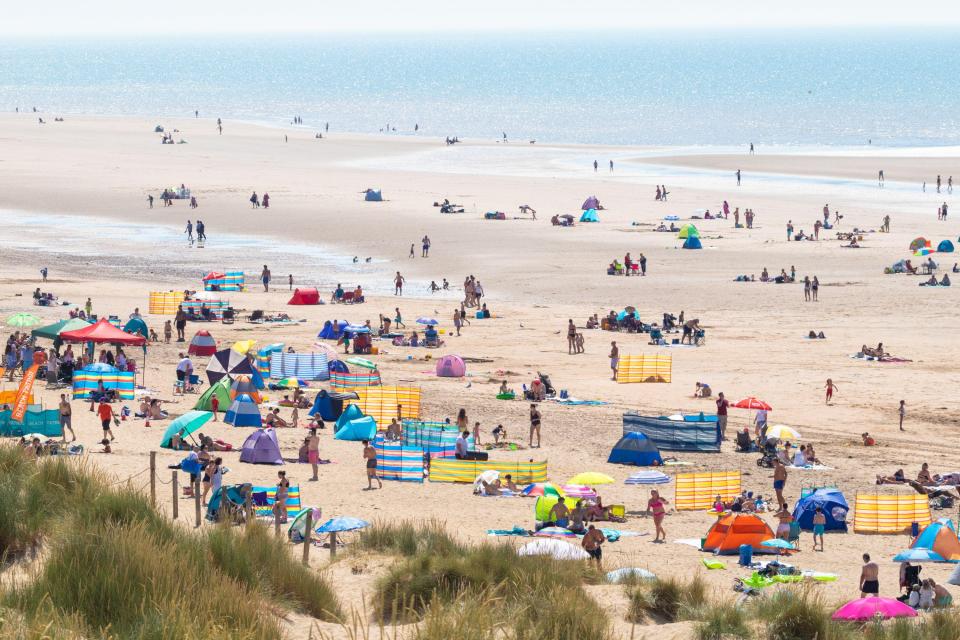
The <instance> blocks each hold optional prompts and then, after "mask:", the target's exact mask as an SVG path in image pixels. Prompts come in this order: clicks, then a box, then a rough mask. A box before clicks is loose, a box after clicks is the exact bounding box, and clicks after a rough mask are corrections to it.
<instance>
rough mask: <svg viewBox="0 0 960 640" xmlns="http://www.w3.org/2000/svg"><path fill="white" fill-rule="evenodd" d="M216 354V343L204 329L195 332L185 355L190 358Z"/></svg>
mask: <svg viewBox="0 0 960 640" xmlns="http://www.w3.org/2000/svg"><path fill="white" fill-rule="evenodd" d="M216 352H217V341H216V340H214V339H213V336H211V335H210V332H209V331H207V330H206V329H201V330H200V331H197V333H196V335H194V336H193V338H192V339H191V340H190V347H189V348H188V349H187V353H189V354H190V355H192V356H212V355H213V354H215V353H216Z"/></svg>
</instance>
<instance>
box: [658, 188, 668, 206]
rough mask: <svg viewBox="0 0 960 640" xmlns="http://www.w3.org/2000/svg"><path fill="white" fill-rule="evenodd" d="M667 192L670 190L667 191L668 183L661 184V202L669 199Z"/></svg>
mask: <svg viewBox="0 0 960 640" xmlns="http://www.w3.org/2000/svg"><path fill="white" fill-rule="evenodd" d="M667 193H668V192H667V185H665V184H662V185H660V201H661V202H666V201H667Z"/></svg>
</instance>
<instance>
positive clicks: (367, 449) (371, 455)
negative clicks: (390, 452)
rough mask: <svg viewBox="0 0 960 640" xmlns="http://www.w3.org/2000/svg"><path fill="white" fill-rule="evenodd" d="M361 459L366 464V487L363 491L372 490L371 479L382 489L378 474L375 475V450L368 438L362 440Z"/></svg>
mask: <svg viewBox="0 0 960 640" xmlns="http://www.w3.org/2000/svg"><path fill="white" fill-rule="evenodd" d="M363 459H364V460H366V461H367V462H366V466H367V488H366V489H365V491H373V481H374V480H376V481H377V488H378V489H383V483H382V482H380V476H378V475H377V450H376V449H374V448H373V447H372V446H370V441H369V440H364V441H363Z"/></svg>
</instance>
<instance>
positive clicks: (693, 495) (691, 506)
mask: <svg viewBox="0 0 960 640" xmlns="http://www.w3.org/2000/svg"><path fill="white" fill-rule="evenodd" d="M676 483H677V484H676V489H677V493H676V496H675V498H674V506H675V507H676V509H677V511H693V510H698V509H709V508H710V507H712V506H713V502H714V500H715V499H716V497H717V496H718V495H719V496H720V498H721V499H723V501H724V502H728V501H730V500H733V499H734V498H735V497H736V496H738V495H740V490H741V489H740V472H739V471H708V472H705V473H678V474H677V478H676Z"/></svg>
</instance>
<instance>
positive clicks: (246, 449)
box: [240, 429, 283, 464]
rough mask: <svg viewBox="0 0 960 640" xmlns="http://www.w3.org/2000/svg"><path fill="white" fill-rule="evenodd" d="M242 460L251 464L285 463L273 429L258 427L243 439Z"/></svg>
mask: <svg viewBox="0 0 960 640" xmlns="http://www.w3.org/2000/svg"><path fill="white" fill-rule="evenodd" d="M240 462H249V463H250V464H283V456H282V455H280V444H279V443H278V442H277V434H276V433H275V432H274V430H273V429H257V430H256V431H254V432H253V433H251V434H250V435H249V436H247V439H246V440H244V441H243V448H242V449H241V451H240Z"/></svg>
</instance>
